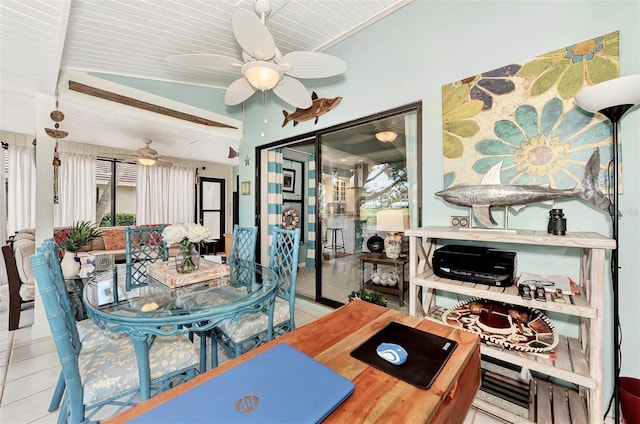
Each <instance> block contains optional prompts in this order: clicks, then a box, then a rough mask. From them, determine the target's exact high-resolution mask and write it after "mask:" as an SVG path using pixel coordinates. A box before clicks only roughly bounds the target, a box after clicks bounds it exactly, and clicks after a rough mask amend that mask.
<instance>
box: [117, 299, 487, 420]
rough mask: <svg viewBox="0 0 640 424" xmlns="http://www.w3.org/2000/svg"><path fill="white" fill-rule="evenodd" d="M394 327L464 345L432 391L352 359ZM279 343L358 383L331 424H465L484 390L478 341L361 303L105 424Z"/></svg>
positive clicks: (155, 402)
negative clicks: (354, 353)
mask: <svg viewBox="0 0 640 424" xmlns="http://www.w3.org/2000/svg"><path fill="white" fill-rule="evenodd" d="M391 321H396V322H400V323H403V324H405V325H408V326H411V327H415V328H419V329H421V330H424V331H429V332H431V333H434V334H437V335H439V336H442V337H447V338H449V339H452V340H455V341H457V342H458V347H457V348H456V350H455V351H454V353H453V355H452V356H451V358H450V359H449V361H448V362H447V364H446V365H445V367H444V368H443V370H442V372H441V373H440V375H439V376H438V378H437V379H436V380H435V382H434V383H433V385H432V386H431V389H429V390H423V389H419V388H417V387H414V386H412V385H410V384H408V383H405V382H404V381H401V380H398V379H396V378H394V377H391V376H390V375H389V374H386V373H384V372H382V371H380V370H378V369H376V368H373V367H371V366H369V365H367V364H365V363H364V362H361V361H359V360H357V359H354V358H352V357H351V356H350V352H351V351H352V350H353V349H355V348H357V347H358V346H360V345H361V344H362V343H363V342H364V341H366V340H367V339H368V338H369V337H371V336H372V335H373V334H375V333H376V332H378V331H379V330H381V329H382V328H384V327H385V326H386V325H387V324H388V323H389V322H391ZM277 343H289V344H290V345H292V346H294V347H295V348H297V349H298V350H300V351H302V352H304V353H306V354H307V355H309V356H311V357H313V358H315V359H316V360H317V361H319V362H322V363H323V364H325V365H326V366H328V367H330V368H332V369H333V370H335V371H336V372H338V373H340V374H342V375H343V376H345V377H346V378H348V379H350V380H352V381H353V382H354V383H355V391H354V393H353V394H352V395H351V396H350V397H349V398H347V400H345V401H344V402H343V403H342V404H341V405H340V406H339V407H338V408H337V409H336V410H335V411H334V412H333V413H332V414H331V415H329V417H327V419H326V420H325V421H324V422H325V423H347V422H348V423H363V422H367V423H374V422H380V423H388V422H403V423H445V422H446V423H462V422H463V421H464V418H465V416H466V415H467V412H468V410H469V408H470V406H471V403H472V402H473V398H474V396H475V394H476V392H477V390H478V388H479V387H480V342H479V339H478V337H477V336H475V335H473V334H471V333H467V332H464V331H460V330H456V329H453V328H451V327H447V326H444V325H441V324H438V323H435V322H432V321H428V320H425V319H422V318H418V317H414V316H410V315H407V314H403V313H401V312H398V311H394V310H391V309H388V308H383V307H380V306H376V305H373V304H370V303H366V302H363V301H360V300H355V301H353V302H350V303H349V304H347V305H345V306H343V307H341V308H339V309H337V310H335V311H333V312H331V313H329V314H327V315H324V316H322V317H321V318H319V319H317V320H315V321H312V322H310V323H308V324H306V325H304V326H302V327H300V328H298V329H296V330H294V331H292V332H290V333H288V334H285V335H284V336H281V337H279V338H277V339H275V340H273V341H272V342H270V343H268V344H266V345H263V346H261V347H259V348H257V349H254V350H252V351H250V352H248V353H246V354H244V355H241V356H239V357H237V358H235V359H232V360H230V361H228V362H225V363H224V364H222V365H220V366H219V367H217V368H215V369H213V370H210V371H208V372H206V373H205V374H202V375H199V376H197V377H196V378H194V379H193V380H190V381H187V382H186V383H183V384H181V385H179V386H177V387H175V388H173V389H171V390H169V391H166V392H163V393H161V394H159V395H157V396H155V397H153V398H151V399H149V400H147V401H145V402H142V403H141V404H139V405H137V406H135V407H133V408H131V409H129V410H127V411H124V412H122V413H120V414H118V415H116V416H114V417H112V418H111V419H109V420H107V421H105V423H116V422H117V423H121V422H127V421H129V420H132V419H133V418H135V417H137V416H139V415H141V414H143V413H144V412H146V411H148V410H150V409H152V408H154V407H156V406H157V405H160V404H162V403H164V402H166V401H167V400H170V399H172V398H174V397H176V396H179V395H180V394H181V393H184V392H185V391H187V390H189V389H191V388H193V387H196V386H198V385H199V384H202V383H204V382H205V381H207V380H209V379H211V378H213V377H215V376H217V375H219V374H221V373H223V372H224V371H226V370H228V369H229V368H231V367H233V366H235V365H238V364H240V363H242V362H244V361H246V360H247V359H249V358H251V357H253V356H255V355H257V354H258V353H260V352H262V351H264V350H265V349H268V348H269V347H271V346H273V344H277ZM212 396H214V394H212ZM212 418H215V411H212Z"/></svg>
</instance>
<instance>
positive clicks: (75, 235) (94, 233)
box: [60, 221, 101, 278]
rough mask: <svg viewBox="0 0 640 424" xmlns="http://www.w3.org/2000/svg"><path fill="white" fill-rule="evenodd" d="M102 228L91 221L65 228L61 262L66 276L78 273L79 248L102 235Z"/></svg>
mask: <svg viewBox="0 0 640 424" xmlns="http://www.w3.org/2000/svg"><path fill="white" fill-rule="evenodd" d="M100 235H101V234H100V230H99V229H98V226H97V225H96V224H93V223H91V222H89V221H78V222H75V223H74V224H73V225H72V226H71V227H69V228H68V229H66V230H65V236H66V237H64V239H63V240H62V241H61V242H60V248H61V249H63V250H64V252H65V253H64V257H63V258H62V262H60V267H61V268H62V274H63V275H64V277H65V278H70V277H73V276H75V275H78V272H79V271H80V261H78V260H77V256H78V250H80V249H82V248H83V247H84V246H86V245H87V244H89V243H91V242H92V241H93V240H95V239H96V238H98V237H100Z"/></svg>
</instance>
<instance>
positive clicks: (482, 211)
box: [436, 149, 613, 227]
mask: <svg viewBox="0 0 640 424" xmlns="http://www.w3.org/2000/svg"><path fill="white" fill-rule="evenodd" d="M501 168H502V162H499V163H497V164H496V165H494V166H493V168H491V169H490V170H489V172H487V174H486V175H485V176H484V178H483V179H482V183H481V184H480V185H458V186H455V187H451V188H448V189H445V190H441V191H439V192H437V193H436V196H440V197H442V198H443V199H444V200H446V201H447V202H449V203H452V204H454V205H459V206H468V207H470V208H471V209H472V210H473V214H474V215H475V217H476V218H477V219H478V221H479V222H480V223H481V224H482V225H484V226H486V227H493V226H496V225H497V223H496V221H495V219H493V216H492V215H491V207H492V206H505V207H506V206H510V207H511V208H512V209H514V210H515V211H519V210H520V209H522V208H524V207H525V206H526V205H527V204H529V203H547V204H553V202H554V201H555V200H556V199H565V198H570V197H579V198H581V199H584V200H586V201H587V202H589V203H591V204H592V205H594V206H596V207H598V208H600V209H602V210H604V211H606V212H608V213H609V214H612V213H613V208H612V205H611V202H610V201H609V199H608V198H607V196H605V195H604V194H602V193H601V192H600V190H599V189H598V175H599V173H600V150H599V149H595V150H594V152H593V153H592V154H591V157H590V158H589V160H588V161H587V165H586V167H585V170H584V174H583V175H582V179H581V180H580V182H579V183H578V184H576V186H575V187H574V188H571V189H559V190H558V189H552V188H549V186H548V184H545V185H539V186H536V185H509V184H502V183H501V181H500V170H501Z"/></svg>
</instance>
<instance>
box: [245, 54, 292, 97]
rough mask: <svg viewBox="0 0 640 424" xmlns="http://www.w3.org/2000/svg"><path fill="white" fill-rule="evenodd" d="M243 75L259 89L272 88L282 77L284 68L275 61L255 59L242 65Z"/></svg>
mask: <svg viewBox="0 0 640 424" xmlns="http://www.w3.org/2000/svg"><path fill="white" fill-rule="evenodd" d="M242 75H244V77H245V78H246V79H247V81H249V84H251V85H252V86H254V87H255V88H257V89H258V90H262V91H265V90H271V89H272V88H273V87H275V86H276V85H277V84H278V82H279V81H280V79H281V78H282V70H281V69H280V68H279V67H278V66H277V65H276V64H274V63H271V62H265V61H262V60H254V61H252V62H247V63H245V64H244V65H242Z"/></svg>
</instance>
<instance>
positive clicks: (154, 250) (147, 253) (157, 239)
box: [124, 225, 169, 290]
mask: <svg viewBox="0 0 640 424" xmlns="http://www.w3.org/2000/svg"><path fill="white" fill-rule="evenodd" d="M165 227H166V225H155V226H144V227H125V228H124V243H125V246H124V247H125V254H126V264H127V273H126V289H127V290H129V289H131V288H132V287H139V286H143V285H145V284H146V283H147V273H146V271H147V265H146V264H147V262H152V263H153V262H157V261H159V260H162V261H166V260H168V259H169V249H168V248H167V244H166V243H165V242H164V240H163V239H162V231H163V230H164V229H165Z"/></svg>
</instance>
